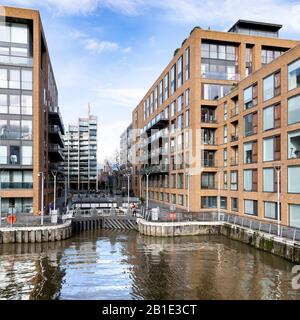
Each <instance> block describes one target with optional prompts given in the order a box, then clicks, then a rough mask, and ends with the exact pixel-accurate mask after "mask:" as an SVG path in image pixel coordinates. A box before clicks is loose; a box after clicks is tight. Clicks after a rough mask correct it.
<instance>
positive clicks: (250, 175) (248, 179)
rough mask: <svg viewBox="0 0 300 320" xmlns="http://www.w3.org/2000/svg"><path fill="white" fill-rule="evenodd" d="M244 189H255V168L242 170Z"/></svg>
mask: <svg viewBox="0 0 300 320" xmlns="http://www.w3.org/2000/svg"><path fill="white" fill-rule="evenodd" d="M244 191H257V170H244Z"/></svg>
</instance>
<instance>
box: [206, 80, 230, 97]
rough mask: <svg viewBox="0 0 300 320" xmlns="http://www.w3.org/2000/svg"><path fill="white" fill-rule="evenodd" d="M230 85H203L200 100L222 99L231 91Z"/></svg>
mask: <svg viewBox="0 0 300 320" xmlns="http://www.w3.org/2000/svg"><path fill="white" fill-rule="evenodd" d="M231 87H232V86H231V85H225V84H224V85H221V84H208V83H205V84H203V90H202V99H204V100H217V99H220V98H222V97H224V96H225V95H226V94H227V93H229V91H230V90H231Z"/></svg>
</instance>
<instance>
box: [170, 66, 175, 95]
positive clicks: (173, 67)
mask: <svg viewBox="0 0 300 320" xmlns="http://www.w3.org/2000/svg"><path fill="white" fill-rule="evenodd" d="M175 90H176V64H174V65H173V66H172V68H171V95H172V94H174V92H175Z"/></svg>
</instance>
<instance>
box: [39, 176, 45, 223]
mask: <svg viewBox="0 0 300 320" xmlns="http://www.w3.org/2000/svg"><path fill="white" fill-rule="evenodd" d="M38 177H42V194H41V225H43V224H44V172H39V173H38Z"/></svg>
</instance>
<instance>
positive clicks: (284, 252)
mask: <svg viewBox="0 0 300 320" xmlns="http://www.w3.org/2000/svg"><path fill="white" fill-rule="evenodd" d="M138 230H139V232H140V233H141V234H143V235H147V236H154V237H176V236H192V235H205V234H216V235H218V234H219V235H223V236H226V237H228V238H230V239H233V240H237V241H240V242H243V243H246V244H248V245H251V246H253V247H255V248H257V249H260V250H263V251H266V252H269V253H272V254H275V255H277V256H280V257H282V258H284V259H287V260H289V261H292V262H294V263H300V245H299V244H298V243H293V242H292V241H289V240H283V239H281V238H277V237H275V236H271V235H268V234H265V233H262V232H253V231H251V230H249V229H246V228H243V227H240V226H234V225H231V224H227V223H224V222H196V221H195V222H149V221H145V220H143V219H138Z"/></svg>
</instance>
